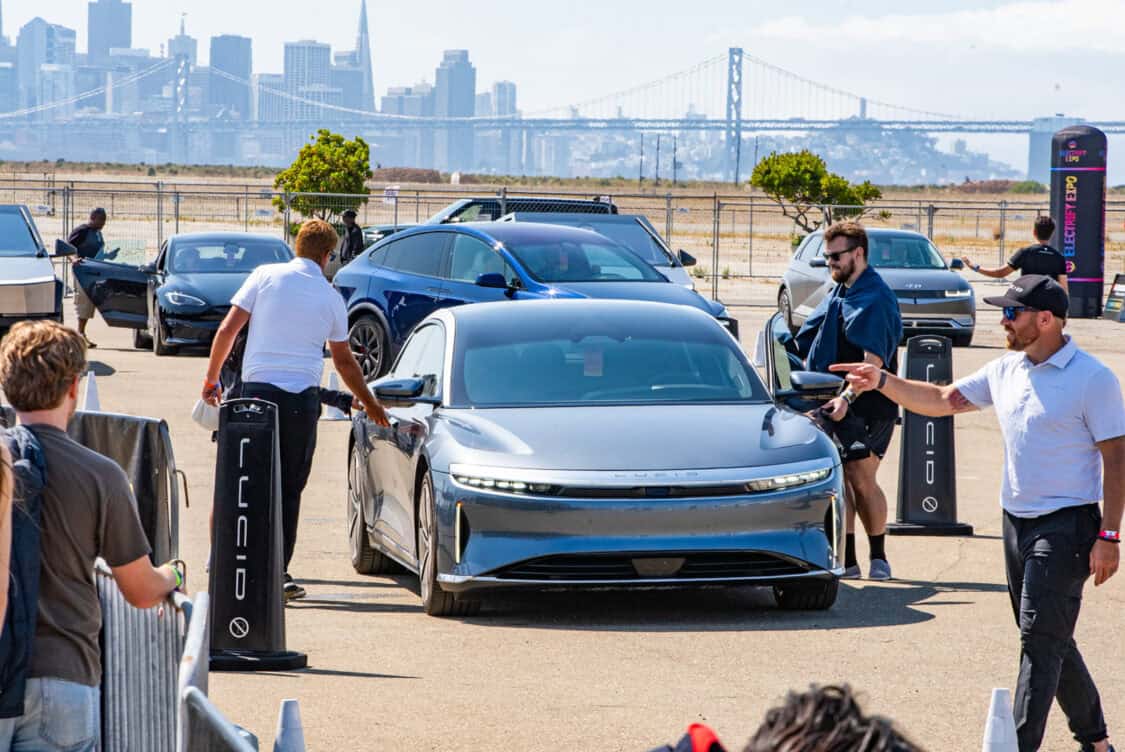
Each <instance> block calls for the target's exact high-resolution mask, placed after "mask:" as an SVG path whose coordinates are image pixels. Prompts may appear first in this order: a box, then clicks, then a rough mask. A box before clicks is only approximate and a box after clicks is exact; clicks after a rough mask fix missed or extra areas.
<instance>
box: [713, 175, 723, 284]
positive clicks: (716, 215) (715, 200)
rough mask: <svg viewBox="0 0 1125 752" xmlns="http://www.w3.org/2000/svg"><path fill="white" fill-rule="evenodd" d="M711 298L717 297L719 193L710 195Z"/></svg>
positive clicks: (720, 207)
mask: <svg viewBox="0 0 1125 752" xmlns="http://www.w3.org/2000/svg"><path fill="white" fill-rule="evenodd" d="M711 201H712V207H711V298H712V299H715V298H718V297H719V223H720V222H721V221H722V217H721V212H722V210H723V206H722V204H721V203H720V202H719V194H718V193H715V194H713V195H712V197H711Z"/></svg>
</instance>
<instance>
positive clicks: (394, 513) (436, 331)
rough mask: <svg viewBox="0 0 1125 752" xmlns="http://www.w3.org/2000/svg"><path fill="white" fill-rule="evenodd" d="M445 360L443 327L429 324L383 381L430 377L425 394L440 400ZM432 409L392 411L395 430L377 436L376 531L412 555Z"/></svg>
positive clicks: (390, 416) (424, 406)
mask: <svg viewBox="0 0 1125 752" xmlns="http://www.w3.org/2000/svg"><path fill="white" fill-rule="evenodd" d="M444 361H445V332H444V330H443V328H442V326H441V324H439V323H436V322H435V323H430V324H426V325H425V326H423V327H421V328H420V329H418V330H417V331H416V332H414V334H412V335H411V336H410V339H409V340H407V342H406V345H405V346H404V347H403V349H402V353H401V354H400V355H399V358H398V360H397V361H396V362H395V365H394V367H393V368H392V369H391V372H390V373H389V374H387V376H385V377H384V378H383V379H381V380H383V381H386V380H397V379H408V378H415V377H425V378H427V380H428V381H429V386H427V390H426V394H425V396H427V397H433V396H437V395H438V393H439V383H440V381H441V373H442V364H443V363H444ZM433 411H434V407H433V406H432V405H428V404H416V405H413V406H411V407H388V408H387V417H388V419H389V421H390V424H391V425H390V428H389V429H382V430H380V431H379V432H378V433H377V434H376V435H377V436H378V438H377V443H378V446H376V448H375V452H374V455H375V460H374V463H373V464H374V468H375V473H376V475H377V476H378V479H377V481H378V483H379V486H380V487H381V489H382V508H381V510H380V512H379V518H378V521H377V523H376V528H377V530H376V531H377V532H378V533H380V534H381V535H382V536H383V537H384V539H389V541H390V542H391V544H392V545H393V546H394V547H395V548H397V549H399V550H400V551H402V552H403V554H404V555H407V556H411V557H413V556H414V555H415V553H416V552H415V535H414V526H415V522H414V480H415V468H416V467H417V462H418V457H419V456H420V453H421V451H422V446H423V444H424V443H425V440H426V436H427V435H428V433H429V424H428V422H427V420H426V419H427V418H428V417H429V416H430V415H431V414H432V413H433Z"/></svg>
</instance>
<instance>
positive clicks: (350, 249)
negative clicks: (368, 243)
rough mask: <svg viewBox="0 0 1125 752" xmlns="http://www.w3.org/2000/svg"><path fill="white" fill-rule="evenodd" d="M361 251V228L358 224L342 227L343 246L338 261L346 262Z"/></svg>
mask: <svg viewBox="0 0 1125 752" xmlns="http://www.w3.org/2000/svg"><path fill="white" fill-rule="evenodd" d="M362 252H363V228H362V227H360V226H359V225H358V224H354V225H352V226H351V227H347V226H345V227H344V247H343V248H342V249H341V251H340V261H342V262H343V263H345V264H346V263H348V262H349V261H351V260H352V259H354V258H355V257H356V256H358V255H359V254H360V253H362Z"/></svg>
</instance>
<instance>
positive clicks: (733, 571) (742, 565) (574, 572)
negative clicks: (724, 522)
mask: <svg viewBox="0 0 1125 752" xmlns="http://www.w3.org/2000/svg"><path fill="white" fill-rule="evenodd" d="M634 559H636V560H640V561H645V560H652V559H665V560H667V559H683V564H682V566H680V567H679V569H678V570H676V571H674V572H672V573H667V574H659V575H649V576H647V577H646V576H645V575H641V574H639V573H638V571H637V569H638V568H637V565H635V564H634ZM809 571H810V569H809V567H806V566H803V565H801V564H798V563H796V562H793V561H789V560H787V559H783V558H781V557H778V556H774V555H772V554H766V553H757V552H751V553H745V552H730V553H724V552H718V553H701V554H686V555H684V556H680V557H677V556H676V555H675V554H663V555H660V556H657V555H654V554H638V555H637V556H629V555H627V554H611V555H605V554H589V555H581V556H546V557H543V558H541V559H532V560H529V561H525V562H521V563H519V564H515V565H513V566H510V567H506V568H505V569H502V570H500V571H499V572H496V573H495V576H496V577H499V578H502V579H507V580H552V581H559V582H565V581H568V580H587V581H591V580H592V581H599V580H600V581H608V580H638V581H643V580H645V579H650V578H652V577H656V578H658V579H663V580H667V579H672V580H703V579H720V578H733V577H787V576H793V575H801V574H805V573H807V572H809Z"/></svg>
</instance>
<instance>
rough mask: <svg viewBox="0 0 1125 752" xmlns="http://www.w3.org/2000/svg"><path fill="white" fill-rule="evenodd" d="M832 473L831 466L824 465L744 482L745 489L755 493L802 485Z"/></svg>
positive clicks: (814, 481)
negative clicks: (801, 471) (799, 471)
mask: <svg viewBox="0 0 1125 752" xmlns="http://www.w3.org/2000/svg"><path fill="white" fill-rule="evenodd" d="M831 473H832V468H830V467H825V468H821V469H820V470H809V471H807V472H803V473H790V474H789V475H778V476H776V477H773V478H762V479H760V480H752V481H750V482H749V483H747V484H746V490H748V491H753V492H755V493H762V492H763V491H780V490H782V489H785V488H794V487H796V486H804V485H807V484H809V483H816V482H818V481H822V480H824V479H825V478H827V477H828V476H829V475H830V474H831Z"/></svg>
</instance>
